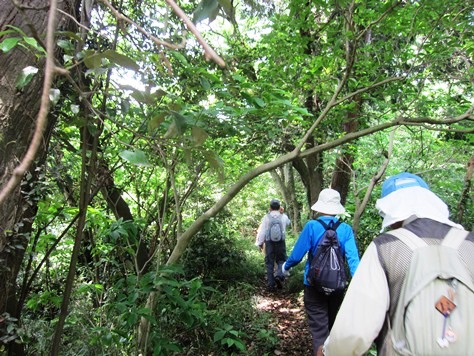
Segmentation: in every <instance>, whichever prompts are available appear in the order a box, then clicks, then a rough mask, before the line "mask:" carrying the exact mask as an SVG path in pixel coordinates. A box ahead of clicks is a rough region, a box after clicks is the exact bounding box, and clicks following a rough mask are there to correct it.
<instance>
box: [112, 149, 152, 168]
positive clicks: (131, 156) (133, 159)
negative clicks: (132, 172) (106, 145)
mask: <svg viewBox="0 0 474 356" xmlns="http://www.w3.org/2000/svg"><path fill="white" fill-rule="evenodd" d="M119 155H120V157H122V158H123V159H124V160H126V161H128V162H130V163H131V164H134V165H135V166H150V163H149V162H148V159H147V157H146V154H145V152H143V151H141V150H135V151H129V150H124V151H122V152H120V154H119Z"/></svg>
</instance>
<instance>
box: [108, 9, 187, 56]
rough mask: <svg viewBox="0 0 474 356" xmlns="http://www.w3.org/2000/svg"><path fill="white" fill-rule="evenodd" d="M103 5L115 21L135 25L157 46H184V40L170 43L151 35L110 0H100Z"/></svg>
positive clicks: (174, 47)
mask: <svg viewBox="0 0 474 356" xmlns="http://www.w3.org/2000/svg"><path fill="white" fill-rule="evenodd" d="M101 1H102V2H103V3H104V5H105V6H107V7H108V8H109V9H110V11H111V12H112V14H113V15H114V16H115V18H116V19H117V21H119V22H121V21H123V22H126V23H129V24H130V25H132V26H135V28H136V29H137V30H138V31H139V32H140V33H141V34H143V35H144V36H145V37H147V38H149V39H150V40H152V41H153V43H155V44H156V45H157V46H163V47H167V48H169V49H181V48H184V41H183V43H181V44H179V45H176V44H172V43H169V42H166V41H162V40H160V39H159V38H157V37H155V36H153V35H152V34H151V33H149V32H148V31H146V30H145V29H144V28H143V27H141V26H140V25H139V24H137V23H136V22H134V21H132V20H131V19H129V18H128V17H127V16H125V15H123V14H121V13H120V12H119V11H118V10H117V9H115V8H114V7H113V6H112V5H111V4H110V2H108V1H107V0H101Z"/></svg>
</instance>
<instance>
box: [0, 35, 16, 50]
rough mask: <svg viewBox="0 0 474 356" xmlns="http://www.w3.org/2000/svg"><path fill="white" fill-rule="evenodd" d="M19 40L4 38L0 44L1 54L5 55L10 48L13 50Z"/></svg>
mask: <svg viewBox="0 0 474 356" xmlns="http://www.w3.org/2000/svg"><path fill="white" fill-rule="evenodd" d="M20 40H21V38H19V37H10V38H6V39H4V40H3V41H2V42H1V43H0V49H1V50H2V51H3V53H7V52H8V51H10V50H11V49H12V48H14V47H15V46H16V45H17V43H18V42H19V41H20Z"/></svg>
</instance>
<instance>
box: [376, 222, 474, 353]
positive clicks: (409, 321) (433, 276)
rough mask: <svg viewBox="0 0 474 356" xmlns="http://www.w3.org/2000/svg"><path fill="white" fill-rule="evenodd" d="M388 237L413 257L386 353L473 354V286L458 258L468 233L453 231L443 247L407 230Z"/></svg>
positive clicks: (394, 317) (444, 240)
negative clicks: (399, 242)
mask: <svg viewBox="0 0 474 356" xmlns="http://www.w3.org/2000/svg"><path fill="white" fill-rule="evenodd" d="M389 234H391V235H394V236H396V237H397V238H399V239H400V240H401V241H402V242H403V243H405V244H406V245H407V246H408V247H410V249H412V250H413V256H412V259H411V262H410V266H409V268H408V271H407V274H406V277H405V280H404V282H403V285H402V289H401V293H400V298H399V300H398V303H397V306H396V309H395V314H394V316H393V323H392V324H391V325H390V322H389V332H388V334H387V337H386V339H385V340H386V341H388V344H391V352H390V350H387V351H388V352H387V354H389V355H390V354H392V355H472V354H473V352H474V283H473V280H472V278H471V276H470V274H469V272H468V271H467V269H466V267H465V265H464V264H463V263H462V262H461V260H460V258H459V254H458V249H459V246H460V245H461V243H462V242H463V241H464V239H465V238H466V236H467V235H468V232H467V231H464V230H460V229H457V228H451V230H450V231H449V233H448V234H447V235H446V237H445V238H444V239H443V241H442V243H441V244H439V245H428V244H427V243H426V242H425V241H424V240H422V239H420V238H419V237H417V236H416V235H415V234H413V233H412V232H410V231H408V230H406V229H403V228H402V229H397V230H394V231H390V232H389ZM466 262H468V263H472V261H466ZM387 339H388V340H387Z"/></svg>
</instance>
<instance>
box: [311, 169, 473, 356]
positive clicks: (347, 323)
mask: <svg viewBox="0 0 474 356" xmlns="http://www.w3.org/2000/svg"><path fill="white" fill-rule="evenodd" d="M376 208H377V209H378V210H379V212H380V214H381V215H382V217H383V223H382V229H385V228H387V227H391V228H392V229H397V228H399V227H402V226H403V227H404V228H405V229H407V230H409V231H410V232H412V233H414V234H415V235H416V236H417V237H419V238H421V239H423V240H426V241H429V243H430V244H440V243H441V241H442V240H443V238H444V237H445V236H446V234H447V233H448V231H450V230H451V228H452V227H455V228H458V229H463V228H462V226H460V225H458V224H456V223H454V222H452V221H451V220H449V211H448V207H447V206H446V204H445V203H444V202H443V201H442V200H441V199H440V198H439V197H438V196H437V195H436V194H434V193H433V192H431V191H430V190H429V187H428V185H427V184H426V182H425V181H424V180H423V179H421V178H420V177H419V176H417V175H414V174H410V173H406V172H404V173H400V174H398V175H395V176H393V177H390V178H388V179H387V180H386V181H385V182H384V184H383V186H382V198H381V199H379V200H377V203H376ZM466 234H467V232H466ZM458 253H459V255H460V259H461V260H462V261H465V264H466V269H467V272H468V273H469V274H470V276H471V278H472V279H473V281H474V263H472V261H473V258H474V233H473V232H470V233H469V234H468V235H467V237H466V238H465V240H464V242H463V243H462V244H461V246H460V248H459V250H458ZM412 254H413V251H412V250H410V248H408V247H407V246H406V245H405V244H404V243H403V242H401V240H399V239H398V238H397V237H395V236H393V235H390V234H388V233H384V234H381V235H380V236H378V237H377V238H375V239H374V241H373V242H372V243H371V244H370V245H369V246H368V248H367V250H366V251H365V253H364V255H363V257H362V259H361V262H360V264H359V266H358V268H357V271H356V273H355V274H354V276H353V278H352V281H351V283H350V285H349V288H348V290H347V293H346V295H345V298H344V301H343V303H342V305H341V308H340V309H339V312H338V315H337V317H336V320H335V322H334V325H333V328H332V329H331V332H330V334H329V337H328V338H327V339H326V342H325V344H324V347H322V348H320V350H318V355H321V354H323V355H330V356H331V355H336V356H338V355H363V354H365V353H366V352H367V351H368V350H369V349H370V347H371V346H372V344H373V342H375V344H376V346H377V350H378V355H383V354H384V350H383V349H382V346H383V340H384V338H385V335H386V333H387V316H388V318H389V320H390V321H391V322H393V316H394V314H395V308H396V305H397V302H398V299H399V297H400V293H401V286H402V284H403V281H404V279H405V276H406V273H407V271H408V267H409V264H410V260H411V256H412ZM387 313H388V314H387ZM472 317H473V316H471V317H470V318H472ZM426 327H427V328H429V327H430V325H426ZM471 336H474V335H471ZM435 342H436V340H435ZM457 342H460V343H462V342H464V343H466V342H467V341H466V338H464V340H458V341H457ZM469 342H472V341H469ZM466 351H469V352H470V353H469V352H468V353H465V355H468V354H472V353H473V352H474V350H473V349H471V350H467V349H466ZM444 352H446V351H444ZM448 352H449V350H448Z"/></svg>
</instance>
